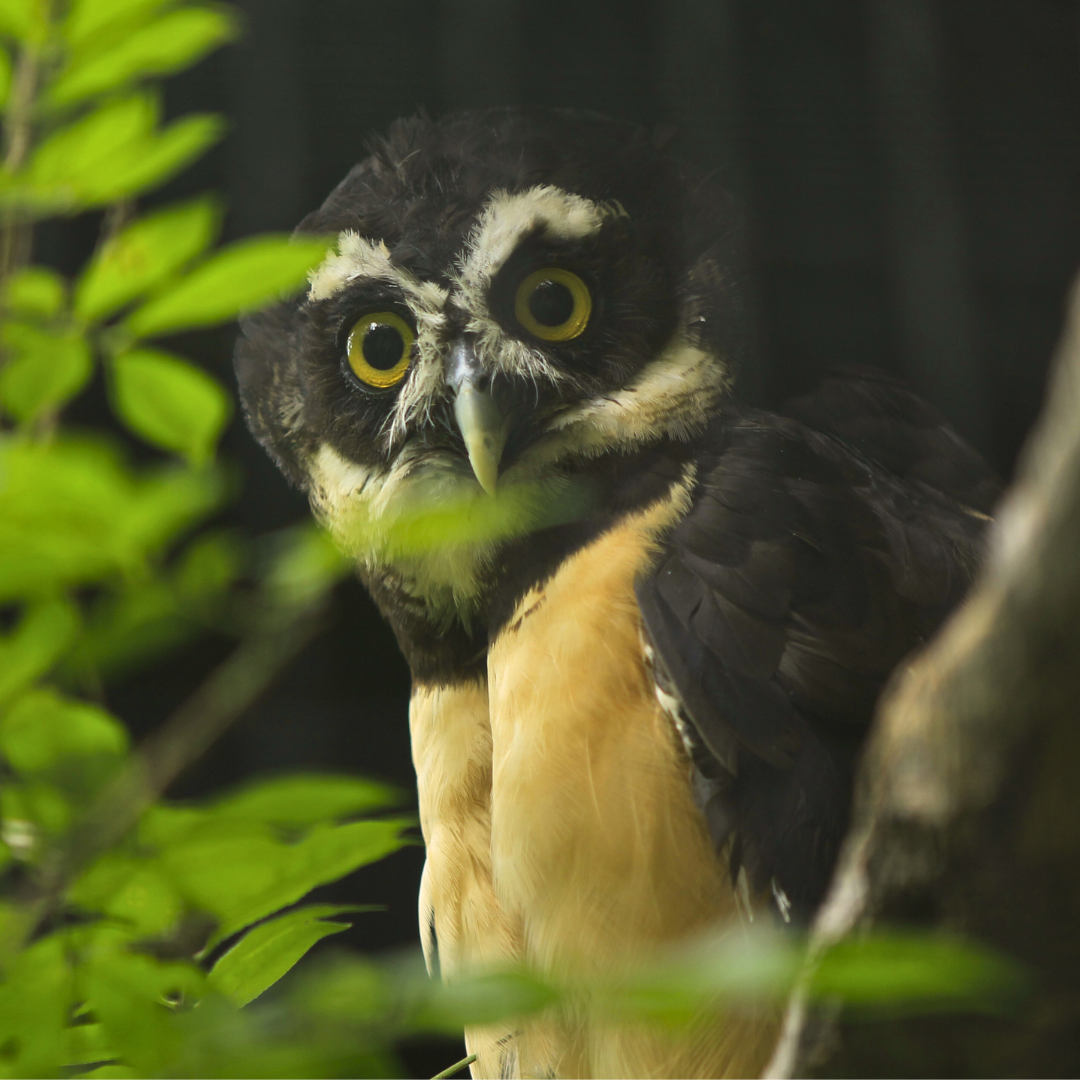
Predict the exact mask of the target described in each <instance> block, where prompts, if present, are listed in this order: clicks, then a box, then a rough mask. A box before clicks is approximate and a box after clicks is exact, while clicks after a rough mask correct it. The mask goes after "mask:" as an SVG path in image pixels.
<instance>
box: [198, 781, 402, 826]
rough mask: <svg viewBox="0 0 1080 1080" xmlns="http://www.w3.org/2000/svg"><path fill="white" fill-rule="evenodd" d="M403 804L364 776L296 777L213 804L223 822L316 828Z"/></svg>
mask: <svg viewBox="0 0 1080 1080" xmlns="http://www.w3.org/2000/svg"><path fill="white" fill-rule="evenodd" d="M400 802H401V794H400V792H398V791H396V790H395V789H394V788H392V787H391V786H390V785H389V784H380V783H378V782H376V781H374V780H364V779H361V778H360V777H358V776H342V775H334V774H329V773H328V774H323V775H320V774H307V775H305V774H302V773H300V774H291V775H289V776H280V777H277V778H275V779H273V780H263V781H261V782H259V783H255V784H251V785H250V786H248V787H245V788H242V789H241V790H240V791H238V792H236V793H235V794H232V795H229V796H227V797H226V798H224V799H220V800H219V801H217V802H215V803H212V804H211V805H210V807H209V808H208V812H209V813H212V814H213V815H214V816H215V817H217V818H231V819H234V820H240V821H257V822H261V823H264V824H267V825H281V826H302V825H316V824H318V823H319V822H326V821H332V820H334V819H335V818H344V817H351V816H352V815H354V814H360V813H363V812H365V811H369V810H376V809H382V808H385V807H387V806H393V805H395V804H399V803H400Z"/></svg>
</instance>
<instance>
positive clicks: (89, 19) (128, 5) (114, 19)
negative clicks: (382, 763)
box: [63, 0, 169, 48]
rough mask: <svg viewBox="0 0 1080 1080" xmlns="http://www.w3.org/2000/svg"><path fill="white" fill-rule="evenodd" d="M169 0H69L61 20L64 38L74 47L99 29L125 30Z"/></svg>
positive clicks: (143, 19) (99, 30)
mask: <svg viewBox="0 0 1080 1080" xmlns="http://www.w3.org/2000/svg"><path fill="white" fill-rule="evenodd" d="M168 2H169V0H72V4H71V8H70V10H69V12H68V17H67V19H66V20H65V22H64V26H63V34H64V38H65V40H66V41H67V42H68V44H69V45H71V46H72V47H74V48H78V47H80V46H82V45H84V44H86V43H87V42H88V39H90V38H92V37H94V36H95V35H100V34H101V32H102V31H103V30H114V31H115V30H116V29H120V30H125V29H128V28H129V27H130V26H131V25H133V24H134V25H137V24H139V23H140V22H142V21H145V19H147V18H148V17H149V16H150V15H152V14H153V13H154V12H155V11H156V10H157V9H158V8H160V7H163V6H164V5H165V4H166V3H168Z"/></svg>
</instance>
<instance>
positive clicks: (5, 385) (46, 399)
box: [0, 323, 94, 422]
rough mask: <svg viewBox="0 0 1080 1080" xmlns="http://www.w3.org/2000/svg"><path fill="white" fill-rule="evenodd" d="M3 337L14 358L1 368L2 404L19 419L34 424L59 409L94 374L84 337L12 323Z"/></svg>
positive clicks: (91, 359) (5, 327) (0, 401)
mask: <svg viewBox="0 0 1080 1080" xmlns="http://www.w3.org/2000/svg"><path fill="white" fill-rule="evenodd" d="M2 336H3V340H4V342H5V344H7V345H8V347H9V349H10V350H11V352H12V353H13V356H12V358H11V359H10V360H9V361H8V362H7V363H6V364H5V365H4V366H3V368H0V405H2V406H3V407H4V408H5V409H6V410H7V411H8V412H9V413H10V414H11V415H12V416H13V417H15V419H16V420H20V421H23V422H26V421H30V420H33V419H35V418H36V417H38V416H40V415H41V414H42V413H43V412H47V411H48V410H50V409H55V408H58V407H59V406H61V405H63V404H64V403H65V402H66V401H69V400H70V399H71V398H73V397H74V396H75V395H76V394H78V393H79V391H80V390H82V389H83V387H84V386H86V384H87V382H88V381H89V379H90V376H91V375H92V374H93V370H94V361H93V356H92V355H91V353H90V346H89V345H88V344H87V342H86V340H85V339H84V338H83V337H82V335H80V334H72V333H67V334H63V335H57V334H51V333H47V332H45V331H42V330H38V329H37V328H36V327H32V326H28V325H26V324H23V323H8V324H7V325H5V326H4V328H3V335H2Z"/></svg>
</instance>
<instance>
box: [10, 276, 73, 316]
mask: <svg viewBox="0 0 1080 1080" xmlns="http://www.w3.org/2000/svg"><path fill="white" fill-rule="evenodd" d="M66 298H67V284H66V282H65V281H64V279H63V278H62V277H61V276H60V275H59V274H58V273H56V272H55V271H54V270H49V269H48V268H47V267H44V266H26V267H23V269H21V270H17V271H15V273H13V274H12V275H11V276H10V277H9V278H8V279H7V281H6V282H5V283H4V307H5V308H6V309H7V311H8V312H10V313H11V314H13V315H21V316H25V317H30V318H39V319H47V318H48V317H49V316H50V315H55V314H56V313H57V312H58V311H60V309H61V308H62V307H63V306H64V301H65V299H66Z"/></svg>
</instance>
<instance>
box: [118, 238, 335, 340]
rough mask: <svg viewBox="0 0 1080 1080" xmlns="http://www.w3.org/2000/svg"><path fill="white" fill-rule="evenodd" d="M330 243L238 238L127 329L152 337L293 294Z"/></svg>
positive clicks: (144, 309) (207, 323)
mask: <svg viewBox="0 0 1080 1080" xmlns="http://www.w3.org/2000/svg"><path fill="white" fill-rule="evenodd" d="M329 247H330V243H329V241H327V240H325V239H322V238H312V237H306V238H302V239H296V240H294V239H293V238H291V237H288V236H259V237H256V238H255V239H253V240H242V241H239V242H238V243H236V244H233V245H231V246H230V247H227V248H225V249H224V250H223V251H221V252H219V253H218V254H217V255H214V256H213V257H212V258H210V259H208V260H207V261H206V262H205V263H203V264H202V265H201V266H198V267H196V269H195V270H193V271H192V272H191V273H190V274H189V275H188V276H187V277H186V278H183V279H182V280H180V281H178V282H177V283H176V284H175V285H174V286H173V287H172V288H171V289H169V290H167V291H165V292H164V293H162V294H161V295H160V296H158V297H155V298H154V299H152V300H150V301H149V302H148V303H147V304H146V305H145V306H143V307H141V308H139V309H138V310H137V311H136V312H135V313H134V314H133V315H132V316H131V317H130V318H129V319H128V321H127V323H126V328H127V330H128V331H129V332H130V333H132V334H134V335H135V336H136V337H151V336H155V335H158V334H165V333H172V332H175V331H177V330H189V329H192V328H194V327H200V326H212V325H213V324H214V323H219V322H225V321H226V320H228V319H233V318H235V317H236V316H237V315H239V314H241V313H242V312H244V311H248V310H250V309H252V308H255V307H259V306H261V305H264V304H267V303H270V302H271V301H274V300H277V299H278V298H279V297H280V296H282V295H283V294H285V293H289V292H295V291H296V290H297V289H299V288H300V287H301V286H302V285H303V284H304V282H305V281H306V279H307V275H308V272H309V271H310V270H312V269H314V267H316V266H317V265H318V264H319V263H320V262H321V261H322V259H323V258H324V256H325V255H326V252H327V251H328V250H329Z"/></svg>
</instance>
